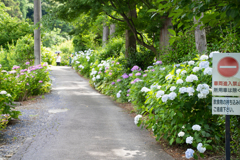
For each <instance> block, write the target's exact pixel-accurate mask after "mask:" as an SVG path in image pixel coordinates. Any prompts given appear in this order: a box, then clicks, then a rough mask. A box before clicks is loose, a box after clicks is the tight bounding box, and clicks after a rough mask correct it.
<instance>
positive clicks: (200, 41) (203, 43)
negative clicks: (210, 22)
mask: <svg viewBox="0 0 240 160" xmlns="http://www.w3.org/2000/svg"><path fill="white" fill-rule="evenodd" d="M202 17H203V13H202V15H201V17H200V18H199V20H196V18H195V17H193V20H194V23H199V21H200V19H201V18H202ZM201 26H202V24H199V25H198V26H197V27H196V29H195V43H196V48H197V50H198V52H199V53H203V52H204V51H206V50H207V39H206V31H205V29H204V28H203V29H200V27H201Z"/></svg>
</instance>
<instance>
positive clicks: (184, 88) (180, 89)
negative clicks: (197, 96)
mask: <svg viewBox="0 0 240 160" xmlns="http://www.w3.org/2000/svg"><path fill="white" fill-rule="evenodd" d="M179 92H180V93H181V94H183V93H185V92H187V88H186V87H181V88H179Z"/></svg>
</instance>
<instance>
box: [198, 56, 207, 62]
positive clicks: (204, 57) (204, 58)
mask: <svg viewBox="0 0 240 160" xmlns="http://www.w3.org/2000/svg"><path fill="white" fill-rule="evenodd" d="M207 59H208V56H207V55H202V56H201V57H200V60H201V61H202V60H207Z"/></svg>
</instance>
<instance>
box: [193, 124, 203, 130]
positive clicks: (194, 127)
mask: <svg viewBox="0 0 240 160" xmlns="http://www.w3.org/2000/svg"><path fill="white" fill-rule="evenodd" d="M192 129H193V130H196V131H200V130H201V126H199V125H198V124H195V125H193V126H192Z"/></svg>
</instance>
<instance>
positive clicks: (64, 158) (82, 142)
mask: <svg viewBox="0 0 240 160" xmlns="http://www.w3.org/2000/svg"><path fill="white" fill-rule="evenodd" d="M51 70H52V71H51V77H52V80H53V86H52V92H51V93H50V94H49V95H48V96H46V97H47V98H46V100H44V101H45V102H44V106H45V109H46V110H47V112H48V114H49V115H48V116H47V117H46V121H47V122H48V123H46V124H45V123H44V124H45V125H44V126H45V128H44V129H43V130H42V131H41V133H39V134H37V135H36V136H34V137H31V138H27V139H26V140H25V142H24V143H23V144H22V145H21V147H19V149H18V151H17V152H16V153H15V154H14V155H13V156H12V157H11V158H10V159H11V160H122V159H129V160H131V159H138V160H171V159H173V158H172V157H171V156H170V155H168V154H167V153H166V152H164V151H163V150H162V149H161V146H160V145H159V144H158V143H157V142H156V141H155V139H154V138H152V137H151V135H150V133H149V132H148V131H147V130H146V129H141V128H140V127H137V126H136V125H135V124H134V120H133V117H131V116H130V115H129V114H128V113H126V112H125V111H124V110H123V109H122V108H120V107H118V106H117V105H116V104H115V103H114V102H113V101H112V100H111V99H110V98H109V97H107V96H105V95H102V94H100V93H98V92H97V91H96V90H94V89H92V88H91V87H90V86H89V83H88V81H87V80H85V79H84V78H82V77H80V76H79V75H78V74H77V73H76V72H75V71H74V70H72V69H71V68H70V67H65V66H64V67H62V66H61V67H59V66H58V67H54V66H53V67H52V68H51ZM46 106H51V107H49V108H47V107H46Z"/></svg>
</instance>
